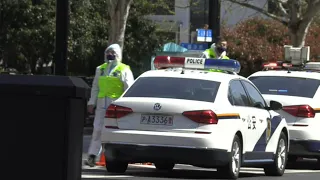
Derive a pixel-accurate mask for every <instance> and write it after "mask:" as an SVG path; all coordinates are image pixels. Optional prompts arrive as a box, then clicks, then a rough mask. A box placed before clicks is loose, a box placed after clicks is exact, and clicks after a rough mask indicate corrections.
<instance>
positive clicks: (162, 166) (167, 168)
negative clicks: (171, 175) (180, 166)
mask: <svg viewBox="0 0 320 180" xmlns="http://www.w3.org/2000/svg"><path fill="white" fill-rule="evenodd" d="M174 165H175V164H174V163H168V162H167V163H160V162H158V163H154V166H155V167H156V168H157V170H160V171H172V169H173V168H174Z"/></svg>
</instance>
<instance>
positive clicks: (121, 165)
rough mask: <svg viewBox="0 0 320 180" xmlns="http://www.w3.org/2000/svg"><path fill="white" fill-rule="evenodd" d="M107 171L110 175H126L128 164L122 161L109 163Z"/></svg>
mask: <svg viewBox="0 0 320 180" xmlns="http://www.w3.org/2000/svg"><path fill="white" fill-rule="evenodd" d="M106 168H107V171H108V172H110V173H124V172H126V170H127V168H128V163H127V162H121V161H116V160H115V161H108V162H106Z"/></svg>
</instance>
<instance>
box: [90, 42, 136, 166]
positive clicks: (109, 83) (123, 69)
mask: <svg viewBox="0 0 320 180" xmlns="http://www.w3.org/2000/svg"><path fill="white" fill-rule="evenodd" d="M121 60H122V51H121V48H120V46H119V45H118V44H112V45H110V46H109V47H107V48H106V50H105V63H103V64H102V65H100V66H98V67H97V68H96V74H95V77H94V80H93V83H92V89H91V98H90V100H89V102H88V111H89V112H90V113H92V112H93V110H94V108H96V110H95V118H94V123H93V133H92V140H91V144H90V147H89V152H88V154H89V157H88V159H87V161H86V162H85V164H86V165H88V166H90V167H94V166H95V164H96V157H97V156H98V155H99V153H100V151H101V130H102V128H103V121H104V116H105V114H106V109H107V108H108V106H109V105H110V104H111V103H112V102H113V101H115V100H116V99H117V98H119V97H120V96H121V95H122V93H123V92H124V91H125V90H126V89H127V88H128V87H130V86H131V85H132V84H133V82H134V77H133V74H132V71H131V70H130V67H129V66H128V65H126V64H123V63H121Z"/></svg>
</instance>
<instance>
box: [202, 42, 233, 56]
mask: <svg viewBox="0 0 320 180" xmlns="http://www.w3.org/2000/svg"><path fill="white" fill-rule="evenodd" d="M201 57H202V58H206V59H209V58H210V59H229V57H228V56H227V41H225V40H221V41H220V42H218V43H217V44H215V43H213V44H212V45H211V47H210V48H209V49H206V50H205V51H204V52H203V53H202V55H201Z"/></svg>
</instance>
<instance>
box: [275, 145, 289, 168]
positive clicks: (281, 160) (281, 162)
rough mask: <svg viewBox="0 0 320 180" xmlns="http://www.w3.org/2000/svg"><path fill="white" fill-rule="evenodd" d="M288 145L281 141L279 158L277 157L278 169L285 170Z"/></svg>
mask: <svg viewBox="0 0 320 180" xmlns="http://www.w3.org/2000/svg"><path fill="white" fill-rule="evenodd" d="M286 153H287V152H286V144H285V142H284V140H283V139H281V140H280V142H279V145H278V157H277V161H278V163H277V164H278V168H279V169H280V170H283V168H284V165H285V161H286Z"/></svg>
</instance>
